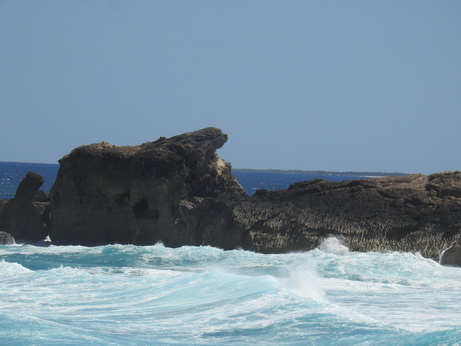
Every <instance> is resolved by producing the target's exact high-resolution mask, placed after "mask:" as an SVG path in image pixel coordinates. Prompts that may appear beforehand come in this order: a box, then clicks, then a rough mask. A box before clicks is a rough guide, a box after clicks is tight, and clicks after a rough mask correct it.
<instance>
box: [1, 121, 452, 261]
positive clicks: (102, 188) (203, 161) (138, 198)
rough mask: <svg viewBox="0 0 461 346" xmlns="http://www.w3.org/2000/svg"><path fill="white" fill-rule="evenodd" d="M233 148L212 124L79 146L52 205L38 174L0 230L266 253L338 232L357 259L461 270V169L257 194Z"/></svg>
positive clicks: (33, 237) (302, 246) (4, 214)
mask: <svg viewBox="0 0 461 346" xmlns="http://www.w3.org/2000/svg"><path fill="white" fill-rule="evenodd" d="M226 141H227V136H226V135H225V134H223V133H222V132H221V130H219V129H216V128H206V129H203V130H200V131H195V132H189V133H185V134H182V135H179V136H175V137H172V138H169V139H167V138H160V139H159V140H157V141H155V142H149V143H145V144H142V145H139V146H121V147H117V146H114V145H111V144H109V143H105V142H103V143H99V144H91V145H86V146H81V147H78V148H76V149H74V150H73V151H72V152H71V153H70V154H69V155H67V156H65V157H63V158H62V159H61V160H60V161H59V162H60V169H59V172H58V176H57V179H56V182H55V185H54V186H53V188H52V190H51V192H50V202H46V196H45V195H44V194H43V193H41V194H40V193H37V191H38V188H39V187H40V185H41V184H42V182H43V179H42V178H41V177H40V176H38V175H36V174H33V173H29V174H28V175H27V176H26V177H25V179H24V180H23V182H21V184H20V186H19V187H18V190H17V194H16V197H15V198H14V199H12V200H10V201H0V230H2V231H7V232H9V233H11V235H12V236H13V237H14V238H16V239H25V240H28V241H37V240H41V239H43V238H44V236H46V235H47V234H48V232H49V235H50V237H51V239H52V240H53V242H54V243H55V244H79V245H100V244H101V245H102V244H111V243H120V244H138V245H150V244H155V243H156V242H159V241H161V242H163V243H164V244H165V245H166V246H172V247H176V246H181V245H202V244H206V245H212V246H216V247H220V248H223V249H235V248H239V247H241V248H244V249H247V250H251V251H257V252H263V253H283V252H290V251H306V250H311V249H314V248H316V247H318V246H319V245H320V243H321V242H322V241H323V239H325V238H327V237H329V236H332V235H333V236H336V237H340V238H342V239H343V241H344V243H345V245H347V246H348V247H349V248H350V249H351V250H352V251H405V252H420V253H421V254H422V255H423V256H426V257H429V258H433V259H434V260H440V261H441V263H444V264H448V265H455V266H461V173H460V172H444V173H438V174H432V175H428V176H425V175H419V174H417V175H408V176H401V177H388V178H378V179H370V180H353V181H344V182H339V183H333V182H328V181H325V180H322V179H316V180H312V181H305V182H299V183H296V184H293V185H291V186H290V187H289V188H288V189H286V190H279V191H266V190H259V191H257V193H256V194H255V195H254V196H251V197H250V196H248V195H246V194H245V192H244V191H243V189H242V187H241V186H240V185H239V183H238V182H237V181H236V180H235V178H234V177H233V176H232V174H231V167H230V164H229V163H227V162H225V161H224V160H222V159H220V158H219V157H218V156H217V154H216V150H217V149H218V148H220V147H221V146H222V145H223V144H224V143H225V142H226ZM38 200H40V201H42V202H39V201H38ZM48 203H49V205H48ZM50 214H51V221H50V217H49V215H50ZM46 225H48V226H49V227H45V226H46ZM441 254H443V256H441ZM440 257H442V258H440Z"/></svg>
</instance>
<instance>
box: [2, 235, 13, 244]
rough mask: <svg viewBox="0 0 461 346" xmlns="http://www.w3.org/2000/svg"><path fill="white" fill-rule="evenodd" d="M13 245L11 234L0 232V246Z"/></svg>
mask: <svg viewBox="0 0 461 346" xmlns="http://www.w3.org/2000/svg"><path fill="white" fill-rule="evenodd" d="M14 243H15V241H14V238H13V236H12V235H11V234H9V233H6V232H0V245H11V244H14Z"/></svg>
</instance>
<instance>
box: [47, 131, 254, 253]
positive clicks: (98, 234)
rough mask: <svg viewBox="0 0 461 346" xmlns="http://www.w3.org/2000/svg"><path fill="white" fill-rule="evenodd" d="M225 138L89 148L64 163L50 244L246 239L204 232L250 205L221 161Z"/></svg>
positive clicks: (229, 242) (209, 135) (228, 244)
mask: <svg viewBox="0 0 461 346" xmlns="http://www.w3.org/2000/svg"><path fill="white" fill-rule="evenodd" d="M226 141H227V135H225V134H223V133H222V132H221V130H219V129H216V128H206V129H203V130H200V131H196V132H190V133H185V134H182V135H179V136H175V137H172V138H169V139H167V138H160V139H159V140H157V141H155V142H149V143H145V144H142V145H139V146H114V145H111V144H109V143H105V142H103V143H99V144H91V145H87V146H81V147H78V148H76V149H74V150H73V151H72V152H71V153H70V154H69V155H67V156H65V157H63V158H62V159H61V160H60V161H59V163H60V169H59V172H58V175H57V179H56V182H55V184H54V186H53V188H52V190H51V192H50V201H51V202H50V203H51V204H50V208H51V211H52V223H51V233H50V237H51V239H52V240H53V242H54V243H57V244H82V245H97V244H110V243H121V244H139V245H147V244H155V243H156V242H159V241H161V242H163V243H164V244H165V245H166V246H172V247H175V246H181V245H186V244H188V245H193V244H196V245H200V244H210V245H214V246H219V247H222V248H235V247H236V246H238V244H239V242H240V238H239V237H236V234H234V233H226V232H225V230H222V229H219V230H213V232H205V231H204V230H205V228H206V226H207V225H208V224H210V223H211V221H212V220H213V219H214V218H215V217H216V216H217V215H219V214H221V213H223V211H224V210H226V209H227V208H228V207H229V206H230V205H232V204H234V203H236V202H237V201H238V200H240V199H242V198H245V196H246V194H245V192H244V191H243V188H242V187H241V186H240V184H239V183H238V182H237V180H235V178H234V177H233V176H232V175H231V166H230V164H229V163H227V162H225V161H224V160H222V159H221V158H219V157H218V155H217V154H216V150H217V149H219V148H220V147H221V146H222V145H223V144H224V143H225V142H226Z"/></svg>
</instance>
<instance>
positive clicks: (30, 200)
mask: <svg viewBox="0 0 461 346" xmlns="http://www.w3.org/2000/svg"><path fill="white" fill-rule="evenodd" d="M42 184H43V177H42V176H41V175H39V174H36V173H34V172H28V173H27V174H26V176H25V177H24V179H23V180H22V181H21V183H20V184H19V186H18V188H17V189H16V195H15V197H14V198H13V199H10V200H3V201H1V203H0V230H2V231H5V232H8V233H10V234H11V235H12V236H13V237H14V238H15V239H17V240H20V241H24V240H25V241H37V240H41V239H43V238H44V237H45V236H46V234H47V230H46V218H47V217H46V215H48V209H47V207H48V203H47V202H46V201H43V199H44V196H43V195H45V193H44V192H43V191H41V190H39V188H40V186H42ZM45 199H46V196H45Z"/></svg>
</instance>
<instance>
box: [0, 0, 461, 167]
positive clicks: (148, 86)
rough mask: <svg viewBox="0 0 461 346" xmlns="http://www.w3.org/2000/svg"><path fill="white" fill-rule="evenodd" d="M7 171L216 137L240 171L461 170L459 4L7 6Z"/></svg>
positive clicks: (409, 0) (1, 4)
mask: <svg viewBox="0 0 461 346" xmlns="http://www.w3.org/2000/svg"><path fill="white" fill-rule="evenodd" d="M0 121H1V124H0V161H20V162H43V163H57V161H58V160H59V159H60V158H61V157H62V156H64V155H65V154H67V153H69V152H70V151H71V150H72V149H73V148H75V147H77V146H79V145H83V144H90V143H95V142H101V141H107V142H110V143H112V144H116V145H135V144H140V143H143V142H148V141H153V140H156V139H158V137H160V136H165V137H170V136H174V135H176V134H180V133H183V132H188V131H194V130H198V129H201V128H204V127H208V126H215V127H219V128H221V129H222V130H223V131H224V132H225V133H227V134H228V135H229V141H228V142H227V143H226V144H225V146H224V147H223V148H222V149H220V150H219V155H220V156H222V157H223V158H224V159H225V160H227V161H230V162H231V163H232V165H233V167H234V168H263V169H269V168H272V169H304V170H331V171H351V170H352V171H382V172H405V173H434V172H439V171H446V170H461V162H460V156H461V155H460V151H461V134H460V132H461V1H459V0H451V1H450V0H437V1H435V0H431V1H425V0H416V1H413V0H405V1H403V0H375V1H372V0H367V1H356V0H350V1H344V0H339V1H320V0H318V1H317V0H316V1H310V0H302V1H295V0H280V1H275V0H228V1H220V0H210V1H202V0H194V1H191V0H183V1H178V0H164V1H153V0H138V1H134V0H75V1H70V0H69V1H63V0H40V1H36V0H30V1H26V0H0Z"/></svg>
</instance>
